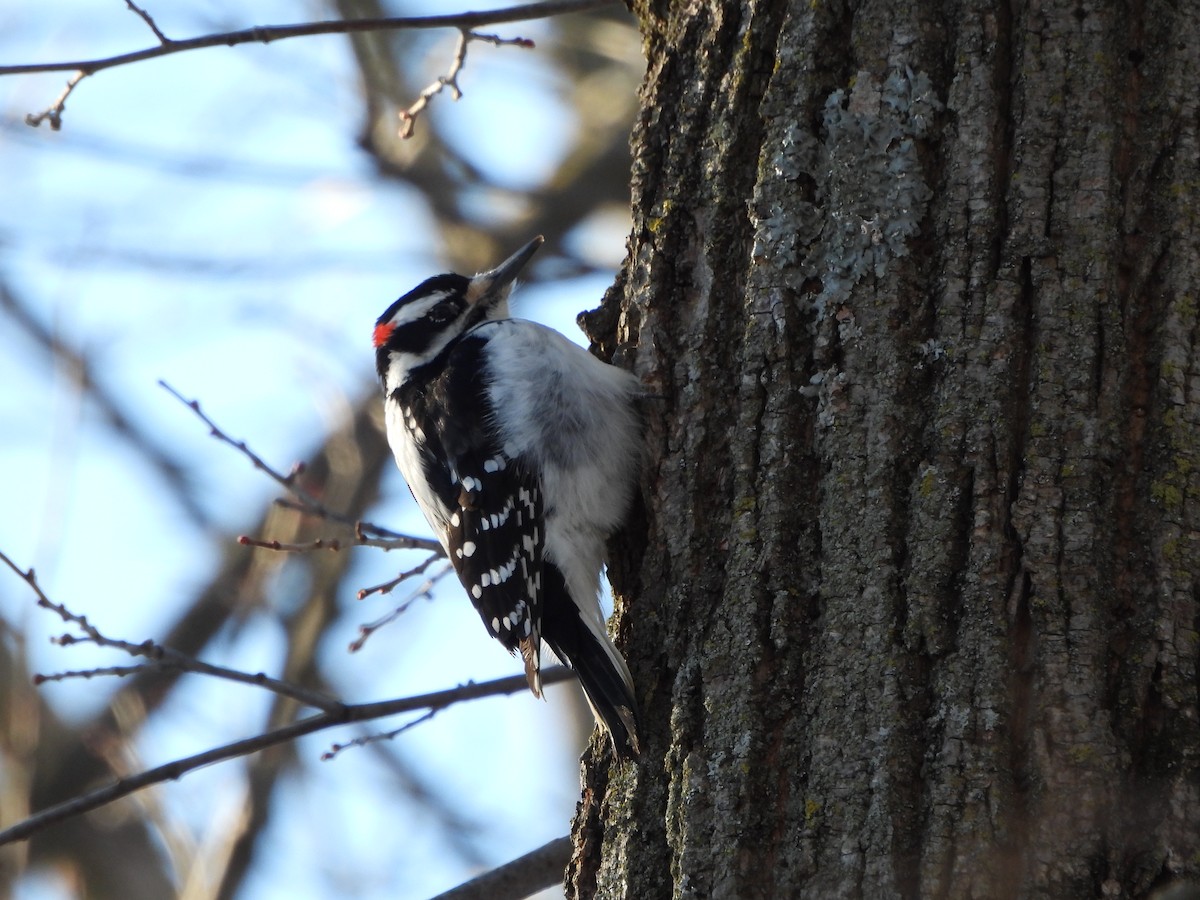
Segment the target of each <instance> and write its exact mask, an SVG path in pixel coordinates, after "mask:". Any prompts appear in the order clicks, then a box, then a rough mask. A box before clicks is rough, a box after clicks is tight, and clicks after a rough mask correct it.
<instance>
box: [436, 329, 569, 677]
mask: <svg viewBox="0 0 1200 900" xmlns="http://www.w3.org/2000/svg"><path fill="white" fill-rule="evenodd" d="M484 345H485V342H484V341H483V340H481V339H477V338H471V337H467V338H465V339H464V340H462V341H461V342H459V344H458V345H457V346H456V347H455V348H454V349H453V350H452V351H451V354H450V357H449V359H448V360H447V361H446V363H445V365H444V366H443V367H442V369H441V371H440V372H439V373H438V375H437V377H436V378H434V379H433V380H432V381H430V382H429V383H428V384H427V385H426V386H425V387H424V390H423V392H422V393H423V400H424V401H425V402H424V403H423V404H422V408H424V409H428V410H431V411H432V410H435V409H436V410H438V411H439V412H437V413H433V414H431V415H428V416H426V417H425V425H424V428H423V431H424V438H425V442H424V449H423V452H422V457H423V465H424V467H425V471H426V477H427V478H430V480H434V481H437V483H438V491H437V492H438V494H439V499H440V503H439V505H440V506H441V507H442V511H443V512H444V515H445V518H444V524H442V523H435V522H433V521H431V524H432V525H433V526H434V528H435V530H439V531H440V533H439V534H438V538H439V539H440V540H441V542H442V545H443V546H444V547H445V548H446V555H447V556H448V557H449V558H450V562H451V564H452V565H453V566H454V569H455V571H456V572H457V573H458V577H459V580H460V581H461V582H462V584H463V587H464V588H466V591H467V595H468V596H469V597H470V598H471V603H472V604H473V605H474V606H475V609H476V611H477V612H478V613H479V617H480V618H481V619H482V620H483V624H484V626H485V627H486V628H487V629H488V633H489V634H491V635H492V637H494V638H496V639H497V640H499V641H500V643H501V644H503V645H504V646H505V647H506V648H508V650H510V651H513V652H515V651H517V650H519V651H520V652H521V658H522V659H523V660H524V663H525V675H526V677H527V678H528V680H529V687H530V690H532V691H533V693H534V694H536V695H538V696H540V695H541V678H540V665H541V641H542V578H543V571H542V570H543V565H544V562H543V553H544V547H545V540H546V535H545V527H544V521H543V516H544V509H543V498H542V489H541V485H540V484H539V483H538V480H537V478H536V477H535V476H534V474H533V473H532V472H530V471H529V469H528V468H527V467H526V466H524V465H523V464H522V461H521V459H520V458H519V457H518V456H517V455H516V453H515V452H514V451H513V448H511V447H508V448H506V447H505V446H504V445H503V444H502V443H501V441H500V439H499V437H498V435H497V432H496V429H495V427H494V424H493V421H492V416H491V414H490V412H489V404H488V399H487V396H486V392H485V388H484V382H483V375H482V373H483V371H484V367H483V360H482V353H483V349H484ZM466 410H470V412H467V411H466ZM481 410H482V411H483V412H482V413H481V412H480V411H481ZM431 476H432V477H431ZM439 524H442V527H441V528H440V529H439V528H438V526H439Z"/></svg>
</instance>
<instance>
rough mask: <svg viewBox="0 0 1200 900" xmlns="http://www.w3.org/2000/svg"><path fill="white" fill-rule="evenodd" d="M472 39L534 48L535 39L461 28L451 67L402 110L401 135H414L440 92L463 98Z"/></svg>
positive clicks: (403, 136) (456, 98)
mask: <svg viewBox="0 0 1200 900" xmlns="http://www.w3.org/2000/svg"><path fill="white" fill-rule="evenodd" d="M472 41H486V42H487V43H489V44H492V45H494V46H496V47H499V46H501V45H503V44H512V45H513V46H516V47H525V48H528V49H532V48H533V41H531V40H529V39H528V38H520V37H518V38H502V37H499V36H498V35H494V34H479V33H478V32H474V31H469V30H467V29H466V28H461V29H459V32H458V46H457V47H456V48H455V50H454V58H453V59H452V60H451V62H450V68H449V69H448V70H447V72H446V74H445V75H442V76H440V77H439V78H438V79H437V81H435V82H433V83H432V84H430V85H429V86H427V87H426V88H425V89H424V90H423V91H421V94H420V96H419V97H417V100H416V102H415V103H413V105H412V106H410V107H409V108H408V109H402V110H400V137H401V138H404V139H405V140H407V139H408V138H410V137H412V136H413V126H414V125H416V122H417V116H419V115H420V114H421V113H422V112H424V110H425V107H426V106H428V105H429V101H430V100H432V99H433V98H434V97H436V96H437V95H438V94H440V93H441V92H442V91H443V90H444V89H445V88H450V92H451V96H452V97H453V98H454V99H455V100H461V99H462V95H463V93H462V89H461V88H460V87H459V86H458V76H459V73H460V72H462V68H463V66H464V65H466V62H467V47H468V46H470V44H471V42H472Z"/></svg>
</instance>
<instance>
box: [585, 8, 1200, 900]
mask: <svg viewBox="0 0 1200 900" xmlns="http://www.w3.org/2000/svg"><path fill="white" fill-rule="evenodd" d="M636 12H637V14H638V16H639V19H640V21H641V25H642V30H643V34H644V38H645V47H646V53H647V57H648V70H647V74H646V79H645V84H644V87H643V92H642V112H641V118H640V121H639V122H638V125H637V128H636V131H635V135H634V142H633V147H634V168H633V216H634V229H633V235H632V238H631V244H630V257H629V259H628V261H627V264H626V267H625V271H624V274H623V276H622V279H621V281H620V283H619V284H618V286H617V289H616V290H615V291H614V292H613V294H612V295H611V296H610V297H609V298H608V302H607V303H606V305H605V307H604V308H603V309H602V310H600V311H598V312H597V313H595V314H592V315H591V316H589V317H587V324H588V327H589V330H590V332H591V333H592V334H593V335H594V336H595V337H596V338H597V340H598V341H600V342H601V344H602V345H605V346H606V348H607V349H608V350H609V351H612V350H613V349H614V348H615V349H616V353H615V356H616V357H617V359H618V360H619V361H620V360H623V361H624V362H625V363H626V364H628V365H631V366H632V367H634V368H635V369H636V370H637V372H638V373H639V375H641V377H642V378H643V379H644V381H645V382H646V383H647V385H648V387H649V389H650V390H652V391H653V392H655V393H658V394H661V395H662V397H663V399H662V400H659V401H648V404H647V405H648V410H647V417H648V420H649V443H650V462H649V464H648V466H647V471H646V474H645V478H644V483H643V496H644V509H643V510H641V513H640V515H639V516H638V517H636V519H635V521H634V522H633V524H632V525H631V526H630V528H629V529H628V530H627V532H626V533H625V534H624V535H622V536H621V537H620V538H619V539H618V541H617V542H616V543H615V545H614V556H615V562H614V565H613V567H612V575H613V579H614V584H615V588H616V592H617V594H618V598H619V599H618V604H617V605H618V612H619V615H618V623H617V627H618V632H619V634H620V638H621V642H622V644H623V646H624V647H625V649H626V650H627V654H628V657H629V662H630V665H631V668H632V670H633V673H634V677H635V680H636V681H637V683H638V690H639V696H640V700H641V704H642V715H643V718H644V723H645V725H644V734H643V744H642V757H641V759H640V761H639V762H638V763H637V764H636V765H629V766H615V767H614V766H613V765H612V764H611V762H610V760H609V755H608V753H607V752H606V751H605V750H604V748H603V747H602V746H601V745H600V744H599V743H597V744H595V745H594V746H595V747H596V748H597V749H596V752H595V755H593V756H592V757H590V758H589V759H588V760H587V761H586V762H585V767H584V782H585V785H584V797H583V802H582V803H581V805H580V809H579V815H578V818H577V821H576V826H575V835H574V837H575V843H576V850H575V857H574V860H573V862H572V867H571V870H570V872H569V875H570V884H569V892H570V893H571V895H572V896H576V897H590V896H593V895H596V896H601V897H628V898H637V900H646V898H659V897H696V898H707V897H714V898H716V897H729V898H753V897H770V898H777V897H791V896H808V897H818V898H830V897H989V898H991V897H1009V896H1011V897H1018V896H1019V897H1047V898H1074V897H1105V898H1118V897H1143V896H1147V895H1150V894H1152V893H1154V892H1155V891H1156V890H1157V889H1158V888H1160V887H1162V886H1164V885H1167V884H1173V883H1177V882H1182V883H1184V884H1186V883H1188V882H1191V883H1192V884H1193V885H1194V886H1198V887H1197V889H1198V890H1200V771H1198V760H1200V729H1198V721H1197V713H1198V709H1197V707H1198V697H1197V690H1198V681H1197V661H1198V656H1200V641H1198V629H1200V588H1198V583H1197V575H1198V573H1200V428H1198V427H1197V426H1198V424H1200V350H1198V347H1197V337H1198V332H1197V299H1196V298H1197V292H1198V291H1200V142H1198V139H1197V130H1198V125H1200V115H1198V111H1197V101H1196V94H1197V86H1198V85H1200V64H1198V61H1200V18H1198V17H1197V15H1196V14H1195V10H1194V9H1189V8H1185V5H1183V4H1179V5H1173V4H1168V3H1157V2H1153V0H1151V2H1148V3H1131V4H1128V5H1122V6H1120V7H1119V8H1118V6H1117V5H1115V4H1108V3H1096V2H1094V0H1082V2H1078V3H1067V2H1061V0H1050V2H1044V3H1036V2H1017V3H1013V4H1009V3H998V4H990V3H973V2H962V3H957V4H956V3H942V4H913V3H905V2H899V3H897V2H881V0H866V2H863V3H859V4H851V5H847V4H842V3H838V2H833V3H825V2H795V3H792V4H790V5H787V4H782V3H771V2H753V0H743V2H735V0H727V2H721V0H696V2H693V3H671V2H668V0H657V2H653V0H642V2H640V3H639V5H638V8H637V10H636ZM617 313H619V316H618V315H616V314H617Z"/></svg>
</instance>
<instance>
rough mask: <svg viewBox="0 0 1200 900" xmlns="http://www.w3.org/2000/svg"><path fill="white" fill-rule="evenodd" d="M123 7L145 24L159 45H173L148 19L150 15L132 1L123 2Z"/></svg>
mask: <svg viewBox="0 0 1200 900" xmlns="http://www.w3.org/2000/svg"><path fill="white" fill-rule="evenodd" d="M125 5H126V6H128V7H129V8H130V9H131V10H133V11H134V12H135V13H137V14H138V15H139V16H141V17H142V21H143V22H145V23H146V24H147V25H148V26H149V27H150V30H151V31H153V32H154V36H155V37H156V38H158V42H159V43H160V44H171V43H174V42H173V41H172V40H171V39H170V38H169V37H167V36H166V35H165V34H163V33H162V31H161V30H160V29H159V27H158V24H157V23H156V22H155V21H154V19H152V18H151V17H150V13H148V12H146V11H145V10H144V9H142V8H141V7H140V6H138V5H137V4H136V3H134V2H133V0H125Z"/></svg>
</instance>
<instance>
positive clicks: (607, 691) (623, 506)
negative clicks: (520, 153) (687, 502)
mask: <svg viewBox="0 0 1200 900" xmlns="http://www.w3.org/2000/svg"><path fill="white" fill-rule="evenodd" d="M541 244H542V238H541V237H537V238H534V239H533V240H532V241H530V242H529V243H528V244H526V245H525V246H524V247H522V248H521V249H520V250H518V251H517V252H516V253H514V254H513V255H512V256H511V257H509V258H508V259H507V260H505V261H504V262H502V263H501V264H500V265H499V266H497V267H496V268H494V269H492V270H491V271H489V272H482V273H480V274H478V275H475V276H474V277H472V278H467V277H465V276H462V275H438V276H435V277H433V278H429V279H427V280H426V281H423V282H422V283H421V284H419V285H417V287H415V288H413V289H412V290H411V291H409V292H408V293H407V294H405V295H404V296H403V297H401V298H400V299H399V300H397V301H396V302H395V303H393V304H392V305H391V306H389V307H388V308H387V311H386V312H384V314H383V315H382V316H380V317H379V320H378V321H377V322H376V323H375V363H376V367H377V369H378V371H379V378H380V381H382V382H383V392H384V411H385V417H386V422H387V436H388V443H389V444H390V445H391V448H392V452H393V453H394V454H395V456H396V463H397V464H398V465H399V467H400V471H401V472H402V473H404V478H405V480H406V481H407V482H408V486H409V489H410V490H411V491H412V494H413V497H414V498H415V499H416V501H417V505H418V506H420V507H421V511H422V512H423V513H424V514H425V518H426V519H427V520H428V522H429V525H430V527H431V528H432V529H433V532H434V534H435V535H437V538H438V540H439V541H441V544H442V546H443V547H444V548H445V551H446V556H447V557H449V559H450V562H451V563H452V564H453V565H454V568H455V570H456V571H457V573H458V577H459V580H460V581H462V584H463V587H464V588H466V590H467V594H468V596H470V598H471V602H472V603H473V604H474V606H475V609H476V610H477V611H478V613H479V615H480V618H482V619H483V624H484V626H485V627H486V628H487V630H488V633H489V634H491V636H492V637H494V638H496V639H497V640H498V641H500V643H501V644H503V645H504V646H505V647H506V648H507V649H508V650H509V652H515V651H517V650H520V652H521V656H522V658H523V659H524V662H525V675H526V677H527V678H528V680H529V688H530V690H531V691H533V693H534V695H535V696H539V697H540V696H541V677H540V665H541V643H542V641H545V642H546V644H547V645H548V646H549V647H550V649H551V650H553V651H554V654H555V655H556V656H557V657H558V658H559V659H560V660H562V661H563V662H564V663H566V664H567V665H569V666H571V668H573V669H574V670H575V671H576V672H577V673H578V675H579V681H580V683H581V684H582V685H583V690H584V693H585V694H586V695H587V698H588V702H589V703H590V704H591V707H592V711H593V712H594V713H595V715H596V720H597V721H598V722H599V723H600V724H601V725H603V726H604V727H605V728H606V729H607V730H608V732H609V735H610V736H611V738H612V742H613V747H614V749H615V750H616V752H617V754H618V755H620V756H625V757H628V756H632V755H636V754H637V752H638V730H637V718H638V714H637V704H636V701H635V699H634V691H633V679H632V678H631V677H630V674H629V667H628V666H627V665H626V664H625V660H624V659H623V658H622V656H621V654H620V653H619V652H618V651H617V648H616V647H615V646H613V643H612V641H611V640H610V639H609V636H608V631H607V629H606V628H605V623H604V614H603V612H601V609H600V603H599V600H598V596H597V594H598V590H599V576H600V569H601V566H602V565H603V563H604V549H605V548H604V542H605V540H606V539H607V538H608V536H609V535H611V534H612V533H613V531H615V530H616V529H617V527H618V526H619V525H620V524H621V522H622V520H623V519H624V517H625V513H626V511H627V509H628V507H629V502H630V499H631V497H632V495H633V491H634V487H635V482H636V480H637V474H638V466H639V460H640V456H641V452H640V446H641V423H640V417H639V415H638V411H637V408H636V398H637V397H638V395H639V394H640V393H641V385H640V382H639V381H638V380H637V378H636V377H634V376H633V375H632V374H631V373H629V372H626V371H623V370H622V369H618V368H616V367H615V366H611V365H608V364H607V363H604V362H601V361H600V360H599V359H597V358H596V357H594V356H592V355H591V354H590V353H588V352H587V351H586V350H584V349H583V348H581V347H579V346H577V345H575V344H573V343H571V341H569V340H567V338H565V337H563V336H562V335H561V334H559V333H558V332H557V331H554V330H552V329H550V328H547V327H545V326H543V325H538V324H536V323H534V322H528V321H525V320H523V319H514V318H511V317H510V314H509V310H508V295H509V292H510V291H511V289H512V285H513V280H514V279H515V278H516V276H517V274H518V273H519V272H520V271H521V268H522V267H523V266H524V265H525V264H526V263H527V262H528V261H529V259H530V257H532V256H533V254H534V252H536V251H537V249H538V247H539V246H541Z"/></svg>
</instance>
